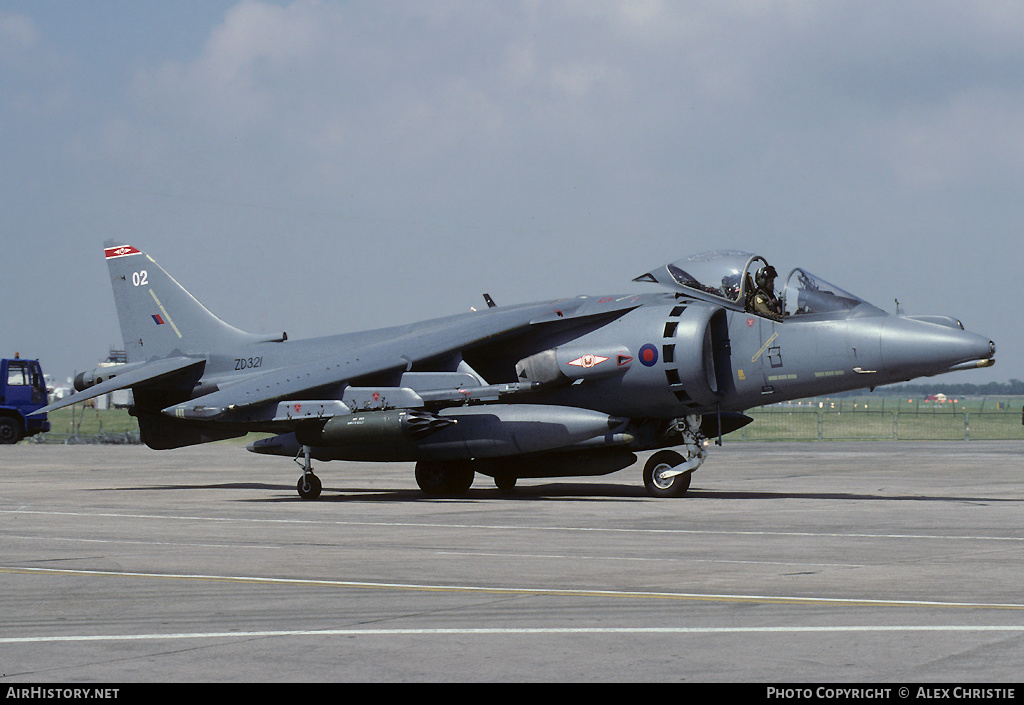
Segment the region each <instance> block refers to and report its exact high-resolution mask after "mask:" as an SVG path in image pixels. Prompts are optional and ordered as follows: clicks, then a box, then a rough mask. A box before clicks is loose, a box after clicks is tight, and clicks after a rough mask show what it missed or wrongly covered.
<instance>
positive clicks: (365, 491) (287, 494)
mask: <svg viewBox="0 0 1024 705" xmlns="http://www.w3.org/2000/svg"><path fill="white" fill-rule="evenodd" d="M112 489H116V490H117V491H183V490H241V491H261V492H268V493H274V494H272V495H268V496H265V497H258V498H252V497H246V498H242V499H235V500H232V501H243V502H257V503H282V502H283V503H297V504H303V503H306V502H307V501H309V500H304V499H302V498H301V497H299V496H298V494H297V493H296V492H295V487H294V485H284V484H270V483H260V482H227V483H211V484H202V485H195V484H193V485H148V486H144V487H120V488H112ZM278 493H284V496H282V495H280V494H278ZM601 499H650V500H652V501H659V502H671V501H677V502H687V501H689V502H695V501H700V500H702V499H728V500H734V501H743V500H748V501H749V500H760V501H765V500H792V499H813V500H828V501H851V500H852V501H886V502H958V503H959V502H974V503H979V504H985V503H1002V502H1021V503H1024V498H1007V497H970V496H930V495H906V494H903V495H888V494H864V493H856V492H772V491H765V492H753V491H723V490H701V489H691V490H690V491H689V492H688V493H687V494H686V496H685V497H682V498H679V499H676V500H671V499H655V498H653V497H650V496H649V495H648V494H647V491H646V490H645V489H644V488H643V487H641V486H636V485H625V484H612V483H578V482H575V483H545V484H537V485H524V486H519V487H516V488H515V489H513V490H511V491H504V490H499V489H498V488H496V487H473V488H470V490H469V492H467V493H466V494H465V495H462V496H458V497H443V496H440V497H433V496H427V495H425V494H423V492H421V491H420V490H419V489H418V488H415V487H410V488H403V489H385V490H382V489H379V488H368V487H366V488H360V487H342V488H337V489H334V488H329V487H326V488H324V492H323V494H322V495H320V497H319V498H318V499H316V500H313V501H315V502H454V501H463V502H474V501H484V500H503V501H544V500H559V501H567V500H569V501H576V500H578V501H592V500H601Z"/></svg>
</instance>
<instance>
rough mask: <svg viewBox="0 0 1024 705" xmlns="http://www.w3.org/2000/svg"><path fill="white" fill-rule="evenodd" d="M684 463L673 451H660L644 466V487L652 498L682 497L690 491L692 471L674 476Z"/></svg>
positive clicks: (680, 456) (681, 457) (684, 460)
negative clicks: (675, 471) (678, 467)
mask: <svg viewBox="0 0 1024 705" xmlns="http://www.w3.org/2000/svg"><path fill="white" fill-rule="evenodd" d="M684 462H686V458H684V457H683V456H682V455H680V454H679V453H676V452H675V451H674V450H660V451H658V452H657V453H655V454H654V455H652V456H651V457H650V458H649V459H648V461H647V464H646V465H644V487H646V488H647V493H648V494H649V495H651V496H652V497H682V496H683V495H685V494H686V491H687V490H688V489H690V476H691V475H692V474H693V472H692V471H689V472H684V473H680V474H674V470H675V468H676V467H677V466H679V465H682V464H683V463H684Z"/></svg>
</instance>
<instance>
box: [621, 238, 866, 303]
mask: <svg viewBox="0 0 1024 705" xmlns="http://www.w3.org/2000/svg"><path fill="white" fill-rule="evenodd" d="M773 271H774V270H773V269H772V268H771V267H770V265H769V264H768V261H767V260H766V259H765V258H764V257H761V256H760V255H755V254H752V253H750V252H742V251H739V250H716V251H714V252H705V253H703V254H699V255H693V256H692V257H687V258H686V259H681V260H677V261H675V262H672V263H670V264H667V265H664V266H662V267H658V268H657V269H654V270H652V271H650V272H648V273H647V274H643V275H641V276H639V277H637V278H636V279H634V280H633V281H647V282H654V283H657V284H660V285H662V286H664V287H667V288H669V289H672V290H675V291H679V292H681V293H685V294H687V295H690V296H693V297H694V298H698V299H703V300H705V301H712V302H716V303H724V304H727V305H729V306H730V307H743V308H746V309H747V310H750V311H752V312H754V311H755V308H752V303H751V301H752V298H753V295H754V294H755V291H756V286H755V279H756V278H757V276H758V272H762V274H763V273H764V272H768V273H772V272H773ZM772 289H774V291H772V292H771V294H772V295H773V296H774V299H775V301H777V302H778V303H777V304H775V305H777V307H778V311H779V312H780V313H781V315H783V316H784V317H786V318H789V317H793V316H808V315H814V314H832V315H837V314H838V315H843V316H845V315H850V314H851V313H853V312H854V311H855V310H856V312H857V313H858V314H860V315H867V314H871V313H878V312H880V311H879V309H877V308H875V307H874V306H872V305H871V304H869V303H867V302H866V301H864V300H863V299H861V298H860V297H858V296H854V295H853V294H851V293H849V292H847V291H844V290H843V289H840V288H839V287H837V286H835V285H834V284H830V283H829V282H827V281H825V280H824V279H821V278H820V277H817V276H815V275H813V274H811V273H810V272H808V271H807V270H805V269H801V268H799V267H797V268H795V269H793V270H792V271H791V272H790V273H789V276H787V277H786V281H785V284H784V286H783V288H782V291H781V293H779V292H778V291H777V286H773V287H772ZM758 312H759V311H758Z"/></svg>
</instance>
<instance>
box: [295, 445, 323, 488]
mask: <svg viewBox="0 0 1024 705" xmlns="http://www.w3.org/2000/svg"><path fill="white" fill-rule="evenodd" d="M309 452H310V451H309V446H302V450H300V451H299V455H301V456H302V462H299V458H298V456H296V458H295V462H296V463H299V465H301V466H302V477H300V478H299V481H298V483H297V484H296V485H295V489H296V490H298V493H299V496H300V497H302V498H303V499H316V498H317V497H319V496H320V492H321V490H323V484H322V483H321V482H320V478H319V477H317V476H316V475H314V474H313V465H312V463H310V460H309Z"/></svg>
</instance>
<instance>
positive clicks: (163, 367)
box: [32, 357, 206, 415]
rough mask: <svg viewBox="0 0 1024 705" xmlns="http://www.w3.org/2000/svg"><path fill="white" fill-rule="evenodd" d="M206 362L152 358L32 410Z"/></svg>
mask: <svg viewBox="0 0 1024 705" xmlns="http://www.w3.org/2000/svg"><path fill="white" fill-rule="evenodd" d="M205 363H206V360H204V359H198V360H197V359H196V358H194V357H168V358H164V359H163V360H153V361H152V362H147V363H146V364H145V365H142V366H141V367H137V368H135V369H134V370H129V371H127V372H123V373H121V374H119V375H117V376H116V377H112V378H111V379H108V380H107V381H105V382H100V383H99V384H95V385H93V386H91V387H89V388H88V389H86V390H85V391H83V392H79V393H78V394H72V395H71V396H69V397H64V398H63V399H61V400H60V401H58V402H55V403H53V404H50V405H49V406H44V407H43V408H41V409H37V410H36V411H33V412H32V415H35V414H46V413H49V412H51V411H56V410H57V409H63V408H64V407H66V406H71V405H72V404H78V403H80V402H83V401H87V400H89V399H93V398H95V397H99V396H103V395H104V394H109V393H110V392H116V391H117V390H118V389H127V388H128V387H137V386H139V385H144V384H152V383H153V382H156V381H158V380H160V379H162V378H164V377H167V376H169V375H172V374H174V373H176V372H181V371H182V370H184V369H187V368H189V367H192V366H194V365H203V364H205Z"/></svg>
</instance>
